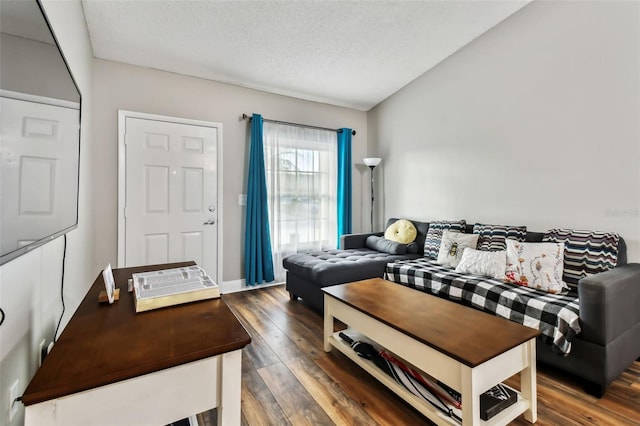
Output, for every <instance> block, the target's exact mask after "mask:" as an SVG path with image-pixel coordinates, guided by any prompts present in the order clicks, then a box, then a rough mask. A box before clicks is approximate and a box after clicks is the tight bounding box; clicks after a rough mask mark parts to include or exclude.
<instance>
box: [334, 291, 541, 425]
mask: <svg viewBox="0 0 640 426" xmlns="http://www.w3.org/2000/svg"><path fill="white" fill-rule="evenodd" d="M346 285H347V286H349V284H346ZM336 287H337V286H336ZM332 288H333V287H330V288H329V289H332ZM382 299H384V298H382ZM334 319H338V320H340V321H341V322H342V323H344V324H346V325H347V326H348V327H350V328H353V329H355V330H357V331H358V332H359V333H360V334H362V335H363V336H365V337H366V338H368V339H371V340H372V341H373V342H375V343H377V344H378V345H380V346H381V347H383V348H386V349H387V350H389V351H390V352H392V353H394V354H396V355H397V356H399V357H400V358H402V359H404V360H405V361H406V362H408V363H409V364H411V365H413V366H415V367H416V368H417V369H419V370H421V371H423V372H425V373H426V374H428V375H430V376H431V377H434V378H435V379H437V380H440V381H442V382H443V383H446V384H447V385H448V386H450V387H452V388H453V389H455V390H457V391H458V392H460V394H461V395H462V400H463V401H467V402H466V403H464V402H463V406H462V413H463V415H462V425H463V426H469V425H473V426H475V425H491V426H494V425H506V424H509V422H511V421H512V420H514V419H515V418H516V417H518V416H519V415H520V414H523V413H524V417H525V419H526V420H528V421H529V422H530V423H535V422H536V420H537V395H536V342H535V337H532V338H530V339H528V340H525V341H523V342H522V343H521V344H519V345H516V346H515V347H513V348H511V349H505V351H504V352H502V353H501V354H499V355H497V356H495V357H493V358H491V359H489V360H487V361H485V362H483V363H481V364H479V365H476V366H475V367H470V366H468V365H465V364H464V363H463V362H461V361H458V360H456V359H454V358H452V357H450V356H448V355H446V354H445V353H443V352H440V351H439V350H438V349H436V348H434V347H431V346H430V345H428V344H426V342H421V341H418V340H416V339H414V338H413V337H411V336H410V335H408V334H406V333H405V332H403V331H400V330H398V329H396V328H393V327H391V326H389V325H387V324H385V323H384V322H382V321H380V320H378V319H376V318H375V317H373V316H371V314H370V313H365V312H363V311H361V310H359V309H356V308H354V307H352V306H350V304H348V303H347V302H345V301H342V300H340V299H338V298H336V297H333V296H331V295H330V294H325V296H324V350H325V352H330V351H331V349H332V348H336V349H337V350H339V351H340V352H342V353H344V354H345V355H346V356H347V357H349V358H350V359H351V360H352V361H353V362H355V363H356V364H358V365H359V366H360V367H362V368H364V369H365V370H366V371H367V372H369V373H370V374H371V375H373V376H374V377H375V378H376V379H377V380H379V381H380V382H381V383H383V384H384V385H385V386H387V387H388V388H389V389H391V390H392V391H393V392H395V393H396V394H397V395H398V396H400V397H401V398H403V399H404V400H405V401H407V402H408V403H409V404H411V405H412V406H413V407H415V408H416V409H417V410H418V411H420V412H421V413H422V414H424V415H425V416H426V417H428V418H429V419H430V420H432V421H433V422H435V423H436V424H439V425H452V424H453V425H457V424H459V423H458V422H457V421H455V420H454V419H452V418H450V417H448V416H446V415H444V414H443V413H441V412H440V411H438V410H437V409H436V408H435V407H432V406H431V405H429V403H427V402H425V401H423V400H421V399H419V398H418V397H416V396H415V395H413V394H411V393H410V392H409V391H407V390H406V389H404V388H403V387H402V386H401V385H399V384H397V383H396V382H395V381H394V380H393V379H392V378H390V377H389V376H387V375H386V374H385V373H384V372H383V371H382V370H380V369H379V368H378V367H376V366H375V365H374V364H373V363H371V362H369V361H368V360H365V359H363V358H360V357H359V356H358V355H357V354H356V353H355V352H354V351H353V349H352V348H351V347H350V346H348V345H347V344H345V343H343V342H342V340H341V339H340V337H338V334H336V333H334ZM505 321H506V320H505ZM515 374H519V376H520V387H521V391H520V392H519V393H518V401H517V402H516V403H515V404H514V405H511V406H509V407H507V408H505V409H504V410H503V411H501V412H500V413H498V414H497V415H495V416H494V417H492V418H491V419H489V420H487V421H484V420H482V419H481V418H480V394H482V393H483V392H485V391H487V390H488V389H490V388H492V387H493V386H495V385H497V384H498V383H501V382H503V381H504V380H506V379H508V378H509V377H511V376H513V375H515Z"/></svg>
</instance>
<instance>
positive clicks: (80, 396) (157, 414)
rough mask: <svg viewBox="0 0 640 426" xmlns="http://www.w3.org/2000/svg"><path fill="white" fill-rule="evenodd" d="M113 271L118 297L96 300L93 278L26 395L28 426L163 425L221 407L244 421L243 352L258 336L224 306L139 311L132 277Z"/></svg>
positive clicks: (221, 416) (224, 417) (222, 413)
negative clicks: (129, 282) (130, 282)
mask: <svg viewBox="0 0 640 426" xmlns="http://www.w3.org/2000/svg"><path fill="white" fill-rule="evenodd" d="M193 264H194V263H193V262H183V263H174V264H165V265H152V266H145V267H136V268H123V269H115V270H114V271H113V275H114V278H115V282H116V287H117V288H120V300H119V301H116V302H114V303H113V304H112V305H109V304H98V294H99V292H100V290H102V289H104V282H103V280H102V274H100V275H99V276H98V278H96V280H95V282H94V283H93V286H92V287H91V288H90V289H89V291H88V293H87V294H86V296H85V298H84V300H83V301H82V303H81V304H80V306H79V307H78V310H77V311H76V312H75V313H74V315H73V317H72V318H71V321H70V322H69V324H68V325H67V327H66V328H65V330H64V332H63V333H62V334H61V336H60V338H59V339H58V342H57V343H56V344H55V345H54V347H53V350H52V351H51V353H50V354H49V355H48V356H47V358H46V359H45V361H44V363H43V364H42V366H41V367H40V369H39V370H38V371H37V372H36V374H35V376H34V377H33V379H32V380H31V383H29V386H28V387H27V389H26V390H25V393H24V395H23V397H22V402H23V403H24V405H25V406H26V408H25V424H26V425H44V424H46V425H64V426H68V425H116V424H117V425H156V426H157V425H163V424H168V423H171V422H174V421H177V420H179V419H182V418H186V417H189V416H190V415H193V414H196V413H200V412H203V411H206V410H209V409H212V408H217V413H218V424H220V425H222V424H224V425H234V424H235V425H239V424H240V420H241V419H240V389H241V386H240V380H241V357H242V355H241V353H242V352H241V351H242V348H243V347H244V346H246V345H247V344H249V343H250V342H251V337H250V336H249V334H248V333H247V331H246V330H245V329H244V328H243V327H242V325H241V324H240V322H239V321H238V319H237V318H236V317H235V315H234V314H233V313H232V312H231V310H230V309H229V307H228V306H227V305H226V303H225V302H224V300H222V299H221V298H220V299H212V300H205V301H200V302H193V303H189V304H184V305H177V306H172V307H168V308H163V309H157V310H154V311H149V312H143V313H139V314H136V313H135V309H134V305H133V298H132V295H131V293H128V292H127V280H128V279H129V278H131V274H133V273H137V272H145V271H151V270H158V269H166V268H175V267H180V266H187V265H193Z"/></svg>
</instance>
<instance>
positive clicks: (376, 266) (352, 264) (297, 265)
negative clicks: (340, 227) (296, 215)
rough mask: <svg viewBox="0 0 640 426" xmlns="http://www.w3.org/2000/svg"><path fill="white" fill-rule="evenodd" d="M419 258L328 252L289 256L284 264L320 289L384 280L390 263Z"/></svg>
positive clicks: (372, 252) (366, 251) (368, 252)
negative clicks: (342, 284)
mask: <svg viewBox="0 0 640 426" xmlns="http://www.w3.org/2000/svg"><path fill="white" fill-rule="evenodd" d="M416 257H418V255H415V254H405V255H393V254H388V253H381V252H379V251H376V250H371V249H349V250H337V249H334V250H324V251H317V252H310V253H295V254H290V255H288V256H286V257H285V258H284V259H283V260H282V264H283V266H284V268H285V269H286V270H288V271H289V273H292V274H295V275H298V276H300V277H301V278H304V279H305V280H307V281H310V282H312V283H314V284H315V285H317V286H318V287H326V286H328V285H334V284H341V283H346V282H350V281H358V280H364V279H367V278H375V277H382V276H383V275H384V267H385V265H386V264H387V262H394V261H397V260H402V259H415V258H416Z"/></svg>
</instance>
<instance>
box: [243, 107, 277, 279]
mask: <svg viewBox="0 0 640 426" xmlns="http://www.w3.org/2000/svg"><path fill="white" fill-rule="evenodd" d="M244 276H245V281H246V283H247V285H248V286H254V285H256V284H260V283H262V282H269V281H273V279H274V275H273V254H272V252H271V236H270V234H269V210H268V208H267V179H266V171H265V166H264V146H263V138H262V116H261V115H260V114H253V116H252V118H251V153H250V154H249V177H248V185H247V216H246V219H245V235H244Z"/></svg>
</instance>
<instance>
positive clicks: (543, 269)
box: [505, 239, 568, 293]
mask: <svg viewBox="0 0 640 426" xmlns="http://www.w3.org/2000/svg"><path fill="white" fill-rule="evenodd" d="M506 244H507V266H506V271H505V281H507V282H509V283H512V284H517V285H523V286H526V287H531V288H535V289H537V290H542V291H546V292H548V293H563V292H565V291H566V290H568V287H567V285H566V284H565V283H564V281H562V270H563V266H564V265H563V258H564V244H563V243H523V242H519V241H514V240H511V239H506Z"/></svg>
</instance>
